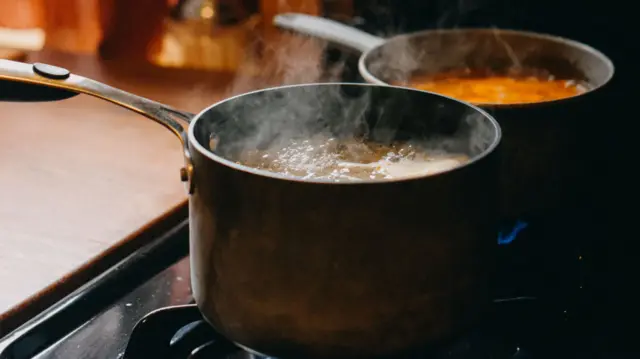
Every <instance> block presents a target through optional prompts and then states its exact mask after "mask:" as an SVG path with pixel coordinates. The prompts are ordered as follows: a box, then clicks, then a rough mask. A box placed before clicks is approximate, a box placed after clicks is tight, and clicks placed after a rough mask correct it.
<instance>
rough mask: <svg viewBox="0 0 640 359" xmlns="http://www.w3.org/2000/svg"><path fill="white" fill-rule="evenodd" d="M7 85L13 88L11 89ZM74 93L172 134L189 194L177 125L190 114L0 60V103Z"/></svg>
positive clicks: (45, 68)
mask: <svg viewBox="0 0 640 359" xmlns="http://www.w3.org/2000/svg"><path fill="white" fill-rule="evenodd" d="M11 83H13V84H14V86H11ZM78 93H83V94H87V95H91V96H94V97H97V98H100V99H103V100H106V101H109V102H111V103H114V104H116V105H119V106H122V107H124V108H127V109H129V110H132V111H134V112H137V113H139V114H141V115H143V116H145V117H148V118H150V119H152V120H154V121H156V122H158V123H160V124H161V125H163V126H164V127H166V128H168V129H169V130H171V132H173V133H174V134H175V135H176V136H178V138H179V139H180V141H181V142H182V148H183V150H184V159H185V167H183V168H181V169H180V177H181V179H182V181H183V182H185V183H186V187H187V191H188V192H189V193H190V194H191V193H192V192H193V184H192V182H191V174H192V171H193V167H192V164H191V156H190V154H189V150H188V140H187V132H186V130H185V128H184V127H183V126H182V125H181V124H180V122H179V121H184V122H186V123H189V122H190V121H191V119H193V118H194V117H195V115H194V114H191V113H188V112H184V111H180V110H177V109H174V108H172V107H170V106H167V105H164V104H161V103H159V102H155V101H152V100H149V99H146V98H144V97H140V96H137V95H134V94H132V93H129V92H126V91H122V90H119V89H117V88H114V87H111V86H109V85H106V84H103V83H101V82H98V81H95V80H91V79H88V78H85V77H82V76H78V75H74V74H72V73H70V72H69V70H67V69H64V68H61V67H58V66H53V65H47V64H41V63H35V64H26V63H22V62H17V61H11V60H2V59H0V100H3V101H51V100H61V99H65V98H69V97H73V96H75V95H76V94H78Z"/></svg>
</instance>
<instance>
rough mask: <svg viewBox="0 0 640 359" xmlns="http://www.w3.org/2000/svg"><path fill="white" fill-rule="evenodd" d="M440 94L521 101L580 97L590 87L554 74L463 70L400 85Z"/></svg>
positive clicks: (482, 101) (481, 101) (487, 101)
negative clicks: (511, 73) (559, 77)
mask: <svg viewBox="0 0 640 359" xmlns="http://www.w3.org/2000/svg"><path fill="white" fill-rule="evenodd" d="M398 85H404V86H409V87H413V88H417V89H420V90H425V91H430V92H435V93H439V94H442V95H445V96H449V97H453V98H455V99H458V100H462V101H466V102H470V103H473V104H520V103H535V102H544V101H552V100H559V99H563V98H568V97H573V96H577V95H579V94H581V93H583V92H585V91H586V88H585V87H584V86H583V85H581V84H579V83H578V82H576V81H572V80H564V79H555V78H553V77H551V76H540V75H533V76H522V75H514V76H508V75H484V76H483V75H478V74H468V73H460V72H449V73H442V74H438V75H436V76H428V77H427V76H417V77H414V78H412V79H411V80H410V81H409V82H408V84H399V83H398Z"/></svg>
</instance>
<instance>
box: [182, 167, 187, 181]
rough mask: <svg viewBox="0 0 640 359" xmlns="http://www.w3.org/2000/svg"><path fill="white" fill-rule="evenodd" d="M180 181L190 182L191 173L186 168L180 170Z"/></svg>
mask: <svg viewBox="0 0 640 359" xmlns="http://www.w3.org/2000/svg"><path fill="white" fill-rule="evenodd" d="M180 181H182V182H188V181H189V171H187V169H186V168H184V167H182V168H180Z"/></svg>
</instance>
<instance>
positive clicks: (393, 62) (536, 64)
mask: <svg viewBox="0 0 640 359" xmlns="http://www.w3.org/2000/svg"><path fill="white" fill-rule="evenodd" d="M363 63H364V65H365V67H366V69H367V70H368V71H369V72H370V74H371V75H373V76H374V77H376V78H378V79H380V80H382V81H383V82H386V83H392V84H406V83H408V82H409V80H410V79H411V78H412V77H415V76H430V75H435V74H439V73H443V72H450V71H455V70H460V69H472V70H479V71H483V72H484V71H489V72H491V73H494V74H509V73H511V72H513V70H514V69H516V68H521V69H525V70H526V69H535V70H544V71H546V72H548V73H550V74H551V75H553V76H554V77H555V78H558V79H569V80H575V81H579V82H581V83H583V84H584V85H586V87H587V90H593V89H596V88H598V87H600V86H602V85H604V84H605V83H607V82H608V81H609V80H610V78H611V77H612V75H613V71H614V69H613V65H612V63H611V61H610V60H609V59H608V58H607V57H606V56H604V55H603V54H602V53H600V52H599V51H597V50H595V49H593V48H591V47H589V46H587V45H584V44H581V43H579V42H576V41H572V40H567V39H563V38H560V37H555V36H550V35H542V34H537V33H532V32H522V31H512V30H498V29H455V30H429V31H423V32H418V33H414V34H407V35H401V36H396V37H394V38H391V39H390V40H389V41H387V42H386V43H384V45H382V46H380V47H378V48H376V49H374V50H372V51H370V52H369V53H367V54H366V57H365V58H364V59H363Z"/></svg>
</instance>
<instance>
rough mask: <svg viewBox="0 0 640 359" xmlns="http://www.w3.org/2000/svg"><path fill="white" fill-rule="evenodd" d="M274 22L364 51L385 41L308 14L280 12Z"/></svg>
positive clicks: (288, 28)
mask: <svg viewBox="0 0 640 359" xmlns="http://www.w3.org/2000/svg"><path fill="white" fill-rule="evenodd" d="M273 24H274V25H276V26H277V27H280V28H283V29H287V30H293V31H296V32H298V33H301V34H305V35H309V36H313V37H317V38H321V39H323V40H327V41H330V42H333V43H337V44H340V45H343V46H347V47H350V48H352V49H355V50H358V51H360V52H362V53H365V52H367V51H369V50H372V49H374V48H376V47H378V46H380V45H382V44H383V43H384V42H385V39H383V38H380V37H377V36H373V35H371V34H368V33H366V32H364V31H360V30H358V29H356V28H354V27H351V26H347V25H344V24H341V23H339V22H337V21H333V20H329V19H324V18H321V17H318V16H311V15H306V14H296V13H285V14H279V15H276V16H274V18H273Z"/></svg>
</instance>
